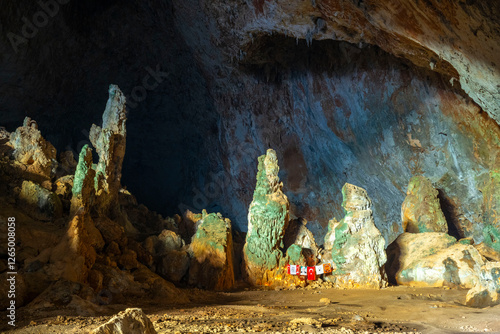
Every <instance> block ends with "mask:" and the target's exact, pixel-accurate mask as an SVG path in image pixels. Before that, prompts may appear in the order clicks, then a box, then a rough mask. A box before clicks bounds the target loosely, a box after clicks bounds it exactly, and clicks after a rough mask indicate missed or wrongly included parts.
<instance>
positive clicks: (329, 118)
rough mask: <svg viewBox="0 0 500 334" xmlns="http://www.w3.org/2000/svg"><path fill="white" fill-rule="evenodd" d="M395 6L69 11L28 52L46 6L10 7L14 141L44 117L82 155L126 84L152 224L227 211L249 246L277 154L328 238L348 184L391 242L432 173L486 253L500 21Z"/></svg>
mask: <svg viewBox="0 0 500 334" xmlns="http://www.w3.org/2000/svg"><path fill="white" fill-rule="evenodd" d="M61 3H62V1H61ZM396 3H399V2H398V1H389V2H381V1H375V0H372V1H348V0H345V1H331V0H324V1H319V0H316V1H277V0H270V1H267V0H266V1H261V0H254V1H239V0H231V1H224V2H217V1H216V2H208V1H203V0H184V1H177V0H173V1H161V0H148V1H133V0H127V1H121V2H116V1H101V2H97V1H90V2H85V4H84V3H81V2H76V1H75V2H72V1H70V2H68V3H66V4H61V5H60V8H59V10H58V11H57V13H56V14H55V15H54V17H53V18H52V17H51V18H50V19H49V21H48V23H47V24H46V25H45V26H43V27H41V28H39V29H38V32H37V33H36V34H34V36H33V37H30V38H26V41H25V42H23V43H20V44H19V45H18V46H17V47H14V48H13V46H12V43H11V41H10V40H9V37H8V36H9V35H8V33H9V32H13V33H16V34H18V35H20V36H22V27H23V25H24V24H25V23H24V22H23V20H22V17H23V16H25V17H27V18H28V20H32V17H33V15H34V14H35V13H37V12H38V11H40V7H39V5H37V4H34V3H32V2H28V1H17V2H14V1H11V2H6V4H5V10H2V13H0V18H1V19H0V22H1V29H0V32H1V34H0V39H1V42H0V50H1V54H2V57H1V61H0V112H1V114H0V125H3V126H6V127H7V129H8V130H10V131H12V130H14V129H15V128H16V127H17V126H19V125H20V124H21V122H22V119H23V118H24V116H25V115H29V116H30V117H32V118H33V119H35V120H37V121H38V123H39V125H40V130H41V131H42V133H43V134H44V136H45V137H46V138H47V139H48V140H50V141H51V142H52V143H53V144H54V145H55V146H56V148H57V149H58V151H63V150H73V151H75V152H78V151H79V150H80V149H81V147H82V146H83V144H85V143H86V142H87V140H88V138H87V137H88V133H86V132H85V130H84V129H88V128H89V126H90V124H92V123H93V122H94V123H97V122H98V120H99V119H100V115H101V114H102V106H103V105H104V101H105V100H106V98H107V94H106V93H107V87H108V85H109V84H110V83H113V84H117V85H118V86H119V87H120V88H121V89H122V90H123V91H124V92H125V94H126V95H127V97H128V100H129V105H128V110H129V116H128V117H129V121H128V138H127V154H126V156H125V162H124V166H123V179H122V184H123V185H125V186H127V187H128V189H129V190H131V191H132V192H133V193H134V194H135V195H136V196H137V198H138V200H139V201H140V202H143V203H145V204H147V205H148V207H150V208H151V209H154V210H157V211H159V212H162V213H164V214H173V213H177V212H179V211H182V210H184V209H191V210H193V211H197V212H200V211H201V210H202V209H204V208H205V209H207V210H208V211H210V212H211V211H221V212H222V213H223V215H224V216H225V217H228V218H230V219H231V220H232V221H233V223H234V224H235V225H236V226H237V227H238V228H239V229H241V230H246V226H247V221H246V219H247V217H246V216H247V211H248V210H247V209H248V205H249V203H250V202H251V199H252V190H253V189H254V186H255V175H256V171H257V164H256V158H257V157H258V156H259V155H261V154H263V153H264V152H265V151H266V149H268V148H273V149H275V150H276V152H277V154H278V159H279V161H281V174H280V178H281V180H282V181H283V183H284V188H283V191H284V193H285V194H286V195H287V196H288V198H289V200H290V204H291V211H292V213H293V214H294V215H296V216H301V217H304V218H305V219H307V220H308V221H309V224H308V227H310V228H311V229H312V230H313V231H314V232H315V233H316V235H323V234H324V233H325V231H324V230H323V228H324V227H325V226H326V225H327V222H328V220H329V219H331V218H333V217H337V218H341V217H342V216H343V209H342V206H341V204H342V194H341V188H342V186H343V185H344V183H346V182H349V183H351V184H355V185H357V186H360V187H362V188H364V189H366V190H367V192H368V194H369V196H370V198H371V199H372V201H373V204H374V206H373V211H374V219H375V224H376V225H377V227H378V228H379V229H380V231H381V233H382V234H383V236H384V237H385V238H386V241H388V242H390V241H392V240H394V239H395V238H396V237H397V235H398V234H399V233H401V232H402V229H401V217H400V210H401V204H402V202H403V200H404V197H405V193H406V186H407V184H408V181H409V180H410V178H411V177H412V176H414V175H425V176H427V177H428V178H429V179H430V180H431V181H432V182H433V184H434V186H435V187H436V188H438V189H439V190H440V197H441V200H442V204H443V207H444V208H445V214H446V215H447V220H448V223H449V225H450V231H452V232H453V233H454V234H455V235H456V236H460V237H464V236H473V237H474V238H475V239H476V240H477V241H481V239H482V237H483V236H482V233H481V231H482V226H483V222H484V217H483V213H484V205H485V204H484V203H485V201H487V200H488V199H487V198H484V195H483V193H482V189H483V188H484V187H485V184H487V183H488V181H489V178H490V176H489V175H490V171H492V170H495V169H498V167H499V164H500V160H499V158H498V156H499V151H498V148H499V140H500V129H499V127H498V124H497V122H495V120H497V121H498V119H499V116H498V115H499V112H498V110H499V109H498V108H499V106H498V101H500V99H498V96H499V94H500V93H499V86H498V82H499V80H498V79H499V76H500V70H499V69H498V65H499V59H498V54H500V53H499V51H500V50H498V48H499V45H500V44H499V43H498V41H499V36H500V31H499V24H498V22H497V21H496V20H495V17H498V15H497V14H498V13H499V9H498V5H495V4H489V3H487V2H486V1H459V2H456V3H455V2H451V1H440V2H438V1H420V2H419V1H417V0H414V1H409V2H407V3H406V4H405V5H395V4H396ZM2 6H4V5H2ZM16 48H17V52H16V50H15V49H16ZM151 72H154V73H156V74H157V79H154V78H155V76H154V75H151ZM158 73H159V74H158ZM145 78H149V79H145ZM145 80H147V81H145ZM144 92H145V94H144ZM141 93H142V94H141ZM317 239H318V238H317Z"/></svg>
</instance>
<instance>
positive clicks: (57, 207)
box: [19, 181, 63, 221]
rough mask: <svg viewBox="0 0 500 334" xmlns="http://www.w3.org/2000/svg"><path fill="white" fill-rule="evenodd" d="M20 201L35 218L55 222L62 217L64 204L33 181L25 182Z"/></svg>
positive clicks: (55, 195)
mask: <svg viewBox="0 0 500 334" xmlns="http://www.w3.org/2000/svg"><path fill="white" fill-rule="evenodd" d="M19 200H20V202H21V203H20V204H21V205H22V206H23V207H24V208H25V210H26V213H27V214H28V215H30V216H32V217H33V218H36V219H40V220H45V221H48V220H51V221H54V220H56V219H58V218H60V217H61V216H62V213H63V212H62V203H61V200H60V199H59V197H58V196H57V194H55V193H53V192H51V191H50V190H47V189H45V188H43V187H42V186H40V185H39V184H36V183H34V182H32V181H23V184H22V186H21V192H20V194H19Z"/></svg>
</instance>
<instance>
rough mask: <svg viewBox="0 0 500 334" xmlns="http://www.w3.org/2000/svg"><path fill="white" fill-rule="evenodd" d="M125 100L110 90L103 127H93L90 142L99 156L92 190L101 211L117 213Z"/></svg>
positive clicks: (124, 131)
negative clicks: (94, 190)
mask: <svg viewBox="0 0 500 334" xmlns="http://www.w3.org/2000/svg"><path fill="white" fill-rule="evenodd" d="M125 103H126V100H125V96H124V95H123V93H122V92H121V91H120V89H119V88H118V86H116V85H110V86H109V99H108V102H107V104H106V109H105V110H104V114H103V115H102V127H100V126H97V125H95V124H93V125H92V128H91V129H90V135H89V139H90V141H91V142H92V145H93V146H94V147H95V149H96V151H97V154H98V155H99V162H98V163H97V167H96V171H95V173H96V175H95V189H96V195H97V198H98V201H99V206H100V210H102V212H105V213H109V210H112V211H113V210H115V211H116V210H117V207H116V206H117V205H118V192H119V190H120V188H121V183H120V180H121V176H122V164H123V158H124V156H125V144H126V134H127V131H126V128H125V122H126V120H127V111H126V107H125Z"/></svg>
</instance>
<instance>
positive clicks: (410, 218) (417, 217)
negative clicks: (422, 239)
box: [401, 176, 448, 233]
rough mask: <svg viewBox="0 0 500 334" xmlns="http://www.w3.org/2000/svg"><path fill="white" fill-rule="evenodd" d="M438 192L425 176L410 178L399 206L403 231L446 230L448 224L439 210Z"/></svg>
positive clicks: (445, 231)
mask: <svg viewBox="0 0 500 334" xmlns="http://www.w3.org/2000/svg"><path fill="white" fill-rule="evenodd" d="M438 193H439V192H438V191H437V190H436V189H434V187H433V186H432V183H431V181H429V179H427V178H426V177H424V176H414V177H412V178H411V180H410V183H409V184H408V190H407V192H406V195H407V196H406V198H405V200H404V202H403V205H402V207H401V220H402V222H403V230H404V231H405V232H410V233H419V232H444V233H447V232H448V224H447V223H446V218H445V217H444V214H443V211H441V204H440V203H439V199H438Z"/></svg>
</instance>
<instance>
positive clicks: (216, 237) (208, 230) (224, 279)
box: [189, 212, 235, 290]
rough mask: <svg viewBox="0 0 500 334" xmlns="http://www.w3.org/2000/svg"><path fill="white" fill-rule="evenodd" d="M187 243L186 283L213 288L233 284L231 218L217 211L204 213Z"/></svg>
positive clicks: (231, 285)
mask: <svg viewBox="0 0 500 334" xmlns="http://www.w3.org/2000/svg"><path fill="white" fill-rule="evenodd" d="M197 225H198V229H197V230H196V233H195V235H194V236H193V239H192V241H191V244H190V245H189V253H190V254H191V257H192V259H191V265H190V267H189V283H190V284H193V285H197V286H199V287H203V288H207V289H215V290H229V289H232V288H233V287H234V284H235V279H234V267H233V257H234V249H233V237H232V230H231V221H230V220H229V219H227V218H223V217H222V216H221V215H220V213H218V214H215V213H211V214H206V212H204V215H203V218H202V219H201V220H200V221H199V222H198V224H197Z"/></svg>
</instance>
